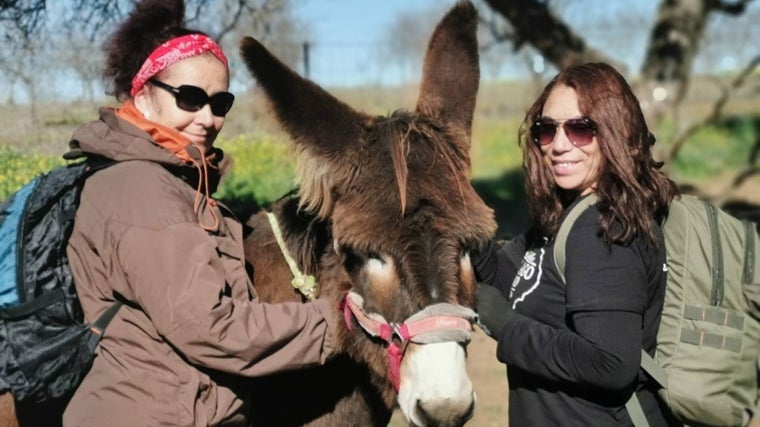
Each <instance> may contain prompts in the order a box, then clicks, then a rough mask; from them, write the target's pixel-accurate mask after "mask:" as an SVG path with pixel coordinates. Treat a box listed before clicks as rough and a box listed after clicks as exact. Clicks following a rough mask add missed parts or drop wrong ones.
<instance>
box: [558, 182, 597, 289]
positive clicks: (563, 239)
mask: <svg viewBox="0 0 760 427" xmlns="http://www.w3.org/2000/svg"><path fill="white" fill-rule="evenodd" d="M598 201H599V196H597V195H596V193H591V194H589V195H588V196H586V197H584V198H583V199H582V200H581V201H579V202H578V204H576V205H575V206H573V207H571V208H570V211H569V212H567V214H566V215H565V219H563V220H562V224H560V226H559V230H557V235H556V236H555V237H554V266H555V267H556V268H557V271H558V272H559V275H560V277H561V278H562V281H563V282H564V281H565V264H566V260H567V258H566V255H567V251H566V246H567V236H568V235H569V234H570V229H571V228H573V224H575V221H576V220H577V219H578V217H580V216H581V214H582V213H583V212H584V211H585V210H586V209H588V207H589V206H591V205H593V204H595V203H596V202H598Z"/></svg>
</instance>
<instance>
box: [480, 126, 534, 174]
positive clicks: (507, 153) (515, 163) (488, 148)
mask: <svg viewBox="0 0 760 427" xmlns="http://www.w3.org/2000/svg"><path fill="white" fill-rule="evenodd" d="M519 126H520V123H519V121H517V120H488V121H483V122H480V123H478V125H477V127H476V128H475V130H474V132H473V138H472V149H471V151H472V152H471V154H470V157H471V159H472V175H473V178H486V177H488V178H491V177H497V176H500V175H501V174H503V173H505V172H507V171H509V170H513V169H519V168H520V166H521V164H522V153H521V152H520V147H519V146H518V145H517V129H518V128H519Z"/></svg>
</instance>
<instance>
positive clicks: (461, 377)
mask: <svg viewBox="0 0 760 427" xmlns="http://www.w3.org/2000/svg"><path fill="white" fill-rule="evenodd" d="M476 27H477V12H476V11H475V8H474V7H473V5H472V4H471V3H470V2H469V1H467V2H459V3H457V4H456V5H455V6H454V7H453V8H452V9H451V10H450V11H449V12H448V13H447V14H446V16H445V17H444V18H443V19H442V20H441V21H440V22H439V24H438V26H437V27H436V29H435V31H434V33H433V34H432V36H431V39H430V41H429V45H428V49H427V53H426V55H425V62H424V68H423V77H422V82H421V85H420V92H419V98H418V101H417V105H416V108H415V109H414V110H413V111H405V110H399V111H396V112H393V113H392V114H390V115H389V116H371V115H368V114H365V113H363V112H360V111H357V110H355V109H353V108H352V107H350V106H348V105H346V104H345V103H343V102H341V101H340V100H338V99H336V98H335V97H333V96H332V95H331V94H329V93H328V92H327V91H325V90H324V89H322V88H321V87H319V86H318V85H316V84H315V83H313V82H311V81H309V80H306V79H304V78H302V77H301V76H299V75H298V74H297V73H296V72H294V71H292V70H291V69H289V68H288V67H287V66H285V65H284V64H282V63H281V62H280V61H279V60H278V59H277V58H276V57H275V56H274V55H272V54H271V53H270V52H269V51H268V50H267V49H266V48H265V47H264V46H262V45H261V44H260V43H259V42H258V41H256V40H255V39H253V38H250V37H246V38H245V39H244V40H243V41H242V42H241V54H242V57H243V59H244V61H245V63H246V65H247V67H248V69H249V70H250V72H251V73H252V75H253V77H254V78H255V79H256V80H257V82H258V84H259V86H260V87H261V88H262V89H263V92H264V94H265V96H266V98H267V99H268V101H269V103H270V105H271V108H272V110H273V112H274V115H275V116H276V118H277V120H278V122H279V123H280V125H281V126H282V127H283V128H284V129H285V130H286V132H287V133H288V134H289V135H290V137H291V139H292V140H293V142H294V148H295V150H296V152H297V155H298V168H297V178H298V182H299V184H300V186H299V191H298V195H297V196H293V197H287V198H284V199H282V200H281V201H279V202H278V203H276V204H275V205H274V206H273V207H272V209H271V211H272V212H270V213H268V214H267V213H264V212H261V213H258V214H255V215H253V216H252V217H251V218H250V219H249V220H248V221H247V223H246V224H247V226H248V227H249V228H250V233H249V234H248V235H247V236H246V239H245V248H246V259H247V260H249V261H250V262H251V264H252V267H253V275H254V287H255V289H256V291H257V294H258V296H259V298H261V299H262V300H263V301H267V302H281V301H294V300H296V301H297V300H301V299H304V298H305V297H304V295H302V294H301V293H299V291H297V290H296V289H295V288H294V287H291V286H290V285H288V283H290V282H291V279H293V278H294V276H295V279H294V280H295V282H308V280H305V277H308V276H309V275H311V276H314V277H315V278H316V282H317V283H318V286H319V289H318V291H315V290H314V289H311V290H307V292H306V294H307V295H310V294H309V292H312V291H314V292H315V293H317V292H318V293H319V296H320V297H321V298H328V299H331V300H333V301H335V305H336V308H337V307H340V308H341V310H342V311H341V313H342V315H343V317H344V320H345V321H344V322H342V323H341V324H340V325H341V327H340V329H339V330H338V331H337V342H338V347H339V348H340V349H341V350H342V355H341V356H339V357H337V358H336V359H334V360H333V361H331V362H329V363H328V364H327V365H326V366H324V367H317V368H313V369H307V370H301V371H295V372H288V373H285V374H281V375H273V376H270V377H266V378H259V379H256V380H255V381H254V385H253V394H254V398H253V405H254V406H253V408H252V410H251V413H252V415H253V418H254V425H262V426H269V425H309V426H336V425H360V426H378V427H379V426H386V425H387V424H388V422H389V420H390V418H391V415H392V412H393V410H394V409H395V408H396V407H397V406H398V407H400V409H401V411H402V413H403V414H404V415H405V417H406V419H407V421H408V422H409V423H410V424H411V425H414V426H460V425H463V424H464V423H465V422H466V421H467V420H468V419H469V418H470V417H471V416H472V414H473V411H474V406H475V396H474V392H473V387H472V383H471V382H470V380H469V378H468V376H467V373H466V370H465V358H466V345H467V343H468V342H469V338H470V333H471V330H472V324H473V322H474V321H475V319H476V315H475V313H474V312H473V311H472V309H471V307H473V305H474V291H475V279H474V276H473V272H472V268H471V265H470V260H469V255H468V253H469V251H470V250H471V249H473V248H476V247H478V246H480V245H482V244H484V243H485V242H486V241H487V240H488V239H489V238H490V237H491V236H492V235H493V233H494V232H495V229H496V224H495V221H494V219H493V212H492V210H491V209H490V208H488V207H487V206H486V205H485V204H484V203H483V201H482V200H481V199H480V197H479V196H478V195H477V193H476V192H475V190H474V189H473V187H472V186H471V185H470V181H469V179H470V172H471V165H470V157H469V149H470V145H471V129H472V120H473V114H474V108H475V100H476V95H477V90H478V85H479V78H480V74H479V65H478V47H477V39H476ZM278 240H279V241H280V242H281V243H279V244H278ZM281 248H283V249H281ZM300 284H303V283H300ZM336 311H337V310H336Z"/></svg>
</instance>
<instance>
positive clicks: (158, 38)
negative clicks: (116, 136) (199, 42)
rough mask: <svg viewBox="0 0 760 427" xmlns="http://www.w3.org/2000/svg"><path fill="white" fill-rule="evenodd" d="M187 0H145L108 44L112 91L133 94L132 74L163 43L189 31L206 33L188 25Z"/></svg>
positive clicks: (124, 95)
mask: <svg viewBox="0 0 760 427" xmlns="http://www.w3.org/2000/svg"><path fill="white" fill-rule="evenodd" d="M184 17H185V3H184V1H183V0H143V1H141V2H139V3H138V4H137V5H136V6H135V10H133V11H132V13H131V14H130V15H129V17H128V18H127V19H126V20H125V21H124V23H122V24H121V26H119V28H117V29H116V31H115V32H114V33H113V34H112V35H111V36H110V37H109V39H108V40H107V41H106V44H105V46H104V50H105V52H106V55H107V59H106V69H105V71H104V72H103V77H104V78H105V80H106V83H107V84H108V86H109V90H108V92H109V94H112V95H114V96H115V97H116V99H117V100H119V101H123V100H125V99H127V98H129V92H130V90H131V89H132V78H133V77H134V76H135V74H137V72H138V71H139V70H140V67H142V65H143V63H144V62H145V60H146V59H147V58H148V56H149V55H150V54H151V52H153V50H154V49H156V48H157V47H158V46H159V45H160V44H161V43H164V42H166V41H168V40H171V39H173V38H175V37H180V36H184V35H187V34H204V33H203V32H201V31H197V30H191V29H187V28H185V27H184V20H185V18H184Z"/></svg>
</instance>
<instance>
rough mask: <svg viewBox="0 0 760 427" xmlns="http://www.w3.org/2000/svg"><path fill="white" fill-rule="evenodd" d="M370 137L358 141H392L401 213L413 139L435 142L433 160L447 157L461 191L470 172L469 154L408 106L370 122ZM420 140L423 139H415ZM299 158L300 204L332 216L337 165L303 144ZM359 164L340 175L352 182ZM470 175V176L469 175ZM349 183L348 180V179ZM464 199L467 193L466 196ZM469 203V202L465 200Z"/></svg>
mask: <svg viewBox="0 0 760 427" xmlns="http://www.w3.org/2000/svg"><path fill="white" fill-rule="evenodd" d="M365 130H367V131H368V134H367V135H366V137H367V139H366V140H362V141H357V143H367V142H369V143H374V142H376V141H390V143H391V146H390V147H389V149H390V156H391V159H392V161H393V171H394V176H395V178H396V186H397V188H398V194H399V203H400V206H399V207H400V211H401V215H403V214H404V211H405V210H406V204H407V185H408V182H409V167H408V163H407V157H408V155H409V152H410V151H411V150H412V148H413V147H412V144H413V143H428V144H430V145H431V146H432V148H433V151H434V153H435V156H433V157H432V159H431V161H436V160H437V159H439V158H443V159H445V160H446V161H447V162H448V166H449V168H450V170H451V173H452V176H453V177H454V178H455V179H456V180H457V184H458V189H459V192H460V195H461V191H462V190H461V188H462V183H461V182H460V180H461V179H462V174H463V173H464V174H467V173H469V169H470V164H469V158H468V157H467V156H466V154H464V153H462V152H461V150H459V149H457V147H456V145H455V144H454V143H453V142H451V141H449V140H448V139H447V138H444V137H443V136H442V135H443V134H444V132H441V126H440V125H439V124H438V123H436V122H434V121H432V120H429V119H427V118H426V117H425V116H423V115H420V114H418V113H413V112H410V111H407V110H396V111H394V112H393V113H391V114H390V115H389V116H387V117H382V116H379V117H375V119H374V122H373V123H372V125H371V126H366V127H365ZM413 141H419V142H413ZM298 157H299V162H298V170H297V181H298V183H299V184H300V187H299V196H300V208H302V209H305V210H307V211H309V212H313V213H315V215H316V216H317V217H318V218H320V219H325V218H329V217H330V215H331V213H332V210H333V206H334V202H335V200H334V199H333V197H334V194H333V193H332V191H331V189H332V188H333V187H334V185H335V183H336V179H341V178H338V177H337V176H336V175H338V174H336V173H335V168H334V166H332V165H330V164H329V163H327V162H324V160H323V159H321V158H320V157H319V156H315V155H313V153H311V152H310V151H309V148H308V147H307V146H305V145H304V146H299V152H298ZM357 169H358V167H357V165H354V164H351V165H343V166H342V170H341V173H340V176H341V177H343V178H342V179H345V180H347V181H348V183H350V182H351V181H353V177H355V176H356V173H357ZM465 178H466V177H465ZM344 184H346V183H344ZM462 200H463V202H464V197H462ZM465 205H466V203H465Z"/></svg>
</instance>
